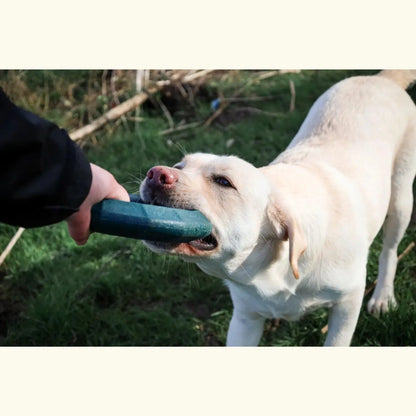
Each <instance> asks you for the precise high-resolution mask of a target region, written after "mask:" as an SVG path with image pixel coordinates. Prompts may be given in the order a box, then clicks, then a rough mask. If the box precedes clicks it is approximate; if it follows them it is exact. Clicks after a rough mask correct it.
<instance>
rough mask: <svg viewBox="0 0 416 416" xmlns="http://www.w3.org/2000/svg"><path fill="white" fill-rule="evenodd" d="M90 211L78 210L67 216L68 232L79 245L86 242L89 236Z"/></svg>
mask: <svg viewBox="0 0 416 416" xmlns="http://www.w3.org/2000/svg"><path fill="white" fill-rule="evenodd" d="M90 220H91V212H90V211H89V210H80V211H78V212H77V213H75V214H73V215H72V216H71V217H70V218H68V220H67V223H68V232H69V235H70V236H71V238H72V239H73V240H74V241H75V242H76V244H77V245H79V246H81V245H84V244H86V243H87V241H88V238H89V236H90V233H91V232H90Z"/></svg>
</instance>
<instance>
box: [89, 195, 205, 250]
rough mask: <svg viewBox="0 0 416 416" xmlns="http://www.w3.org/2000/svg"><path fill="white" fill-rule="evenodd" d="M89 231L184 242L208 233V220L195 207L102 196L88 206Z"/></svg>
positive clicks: (132, 197) (132, 196) (140, 238)
mask: <svg viewBox="0 0 416 416" xmlns="http://www.w3.org/2000/svg"><path fill="white" fill-rule="evenodd" d="M90 229H91V231H95V232H98V233H103V234H110V235H116V236H121V237H129V238H136V239H139V240H152V241H165V242H188V241H192V240H196V239H199V238H203V237H206V236H208V235H209V234H210V233H211V229H212V226H211V223H210V222H209V221H208V220H207V219H206V218H205V216H204V215H203V214H202V213H201V212H199V211H197V210H185V209H177V208H168V207H162V206H157V205H148V204H144V203H142V201H141V200H140V197H139V196H138V195H134V194H131V195H130V202H125V201H117V200H115V199H105V200H104V201H101V202H100V203H98V204H95V205H94V206H93V207H92V209H91V224H90Z"/></svg>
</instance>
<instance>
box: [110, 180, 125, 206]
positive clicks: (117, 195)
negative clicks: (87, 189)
mask: <svg viewBox="0 0 416 416" xmlns="http://www.w3.org/2000/svg"><path fill="white" fill-rule="evenodd" d="M107 198H108V199H118V200H120V201H126V202H130V196H129V194H128V192H127V191H126V190H125V189H124V187H122V186H121V185H120V184H119V183H117V182H116V183H115V184H114V186H113V188H112V189H111V191H110V192H109V193H108V195H107Z"/></svg>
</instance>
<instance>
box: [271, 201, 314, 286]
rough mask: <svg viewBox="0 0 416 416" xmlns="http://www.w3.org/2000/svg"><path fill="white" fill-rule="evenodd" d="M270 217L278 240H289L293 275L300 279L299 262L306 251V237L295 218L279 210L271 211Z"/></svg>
mask: <svg viewBox="0 0 416 416" xmlns="http://www.w3.org/2000/svg"><path fill="white" fill-rule="evenodd" d="M268 217H269V219H270V220H271V222H272V225H273V228H274V230H275V232H276V235H277V238H280V239H282V240H289V263H290V267H291V269H292V272H293V275H294V276H295V278H296V279H299V267H298V262H299V258H300V256H301V255H302V254H303V252H304V251H305V250H306V246H307V244H306V237H305V234H304V232H303V230H302V228H301V227H300V225H299V223H298V221H297V220H296V219H295V217H294V216H292V215H290V214H288V213H287V212H284V213H283V212H282V211H280V210H277V209H269V212H268Z"/></svg>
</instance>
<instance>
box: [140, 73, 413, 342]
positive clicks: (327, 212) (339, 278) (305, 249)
mask: <svg viewBox="0 0 416 416" xmlns="http://www.w3.org/2000/svg"><path fill="white" fill-rule="evenodd" d="M414 80H416V71H382V72H381V73H380V74H378V75H375V76H359V77H353V78H349V79H346V80H344V81H341V82H339V83H337V84H336V85H335V86H333V87H332V88H330V89H329V90H328V91H327V92H325V93H324V94H323V95H322V96H321V97H320V98H319V99H318V100H317V101H316V102H315V104H314V105H313V106H312V108H311V110H310V112H309V114H308V116H307V118H306V119H305V121H304V123H303V124H302V126H301V128H300V130H299V132H298V133H297V135H296V136H295V138H294V139H293V140H292V142H291V143H290V145H289V147H288V148H287V149H286V151H285V152H283V153H282V154H280V155H279V156H278V157H277V158H276V159H275V160H274V161H273V162H272V163H271V164H270V165H268V166H265V167H262V168H258V169H257V168H255V167H254V166H252V165H251V164H249V163H247V162H245V161H243V160H241V159H239V158H236V157H233V156H231V157H227V156H215V155H211V154H202V153H197V154H191V155H187V156H185V158H184V159H183V161H182V162H181V163H180V164H178V165H176V167H174V168H166V169H172V170H173V171H174V173H175V175H176V177H177V180H176V181H175V183H174V185H172V186H169V187H166V189H162V190H160V191H158V192H159V196H158V197H157V198H159V201H157V202H159V203H161V201H162V199H163V204H165V205H169V206H175V207H181V208H196V209H199V210H200V211H201V212H202V213H203V214H205V216H206V217H207V218H208V219H209V220H210V221H211V222H212V224H213V235H214V236H215V237H216V239H217V241H218V247H217V248H216V249H214V250H206V251H204V250H198V249H195V248H194V247H192V245H189V244H185V243H183V244H179V245H166V244H165V245H163V244H157V243H151V242H148V243H147V244H148V246H149V247H150V248H151V249H153V250H155V251H157V252H165V253H166V252H167V253H174V254H180V255H182V256H183V257H184V258H185V259H186V260H188V261H193V262H196V263H197V265H198V266H199V267H200V268H201V269H202V270H203V271H204V272H206V273H207V274H209V275H213V276H217V277H220V278H222V279H225V282H226V284H227V285H228V287H229V290H230V293H231V297H232V301H233V305H234V311H233V317H232V320H231V323H230V327H229V331H228V336H227V345H257V344H258V342H259V340H260V338H261V335H262V332H263V324H264V321H265V319H266V318H283V319H287V320H295V319H298V318H300V317H301V316H302V315H303V314H304V313H306V312H309V311H311V310H314V309H316V308H319V307H328V308H329V309H330V315H329V323H328V334H327V338H326V341H325V345H344V346H345V345H349V344H350V342H351V339H352V336H353V332H354V329H355V326H356V323H357V319H358V315H359V311H360V307H361V304H362V299H363V293H364V288H365V277H366V263H367V255H368V251H369V247H370V245H371V243H372V241H373V239H374V238H375V236H376V234H377V233H378V231H379V230H380V228H381V227H382V225H383V224H384V241H383V249H382V252H381V255H380V258H379V273H378V283H377V286H376V289H375V291H374V294H373V296H372V298H371V299H370V301H369V303H368V310H369V311H370V312H371V313H374V314H379V313H380V312H385V311H387V310H388V308H389V306H392V305H395V304H396V301H395V297H394V290H393V280H394V276H395V271H396V263H397V247H398V244H399V242H400V240H401V238H402V237H403V234H404V232H405V229H406V227H407V225H408V223H409V220H410V216H411V211H412V201H413V194H412V184H413V180H414V177H415V174H416V107H415V105H414V104H413V102H412V100H411V99H410V97H409V96H408V94H407V93H406V92H405V91H404V89H405V88H406V87H407V86H408V84H409V83H410V82H411V81H414ZM218 177H225V178H227V179H228V180H229V181H230V182H231V183H232V187H231V186H224V184H223V185H221V184H219V183H218V181H217V180H216V178H218ZM148 182H149V181H148V179H146V180H144V182H143V184H142V186H141V194H142V197H146V193H147V191H148V186H149V183H148ZM160 193H163V195H162V196H161V195H160ZM144 199H145V198H144ZM147 202H150V201H147Z"/></svg>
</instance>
